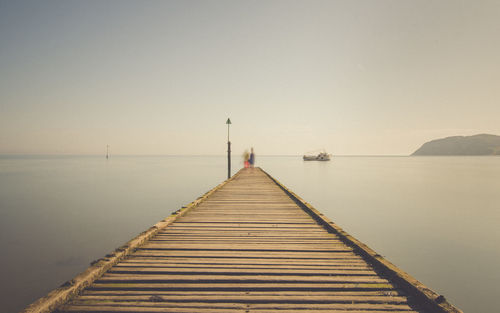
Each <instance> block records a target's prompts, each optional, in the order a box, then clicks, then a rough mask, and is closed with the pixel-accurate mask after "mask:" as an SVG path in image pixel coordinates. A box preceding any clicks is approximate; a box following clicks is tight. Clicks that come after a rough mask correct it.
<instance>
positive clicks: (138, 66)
mask: <svg viewBox="0 0 500 313" xmlns="http://www.w3.org/2000/svg"><path fill="white" fill-rule="evenodd" d="M228 117H230V118H231V120H232V122H233V124H232V125H231V141H232V142H233V151H234V152H235V153H241V152H242V151H243V149H245V148H247V147H250V146H253V147H255V149H256V152H257V153H258V154H261V155H263V154H278V155H282V154H295V155H300V154H303V153H305V152H307V151H309V150H315V149H319V148H325V149H326V150H327V151H328V152H330V153H333V154H334V155H335V154H337V155H353V154H354V155H378V154H381V155H399V154H402V155H407V154H410V153H412V152H413V151H414V150H416V149H417V148H419V147H420V145H421V144H422V143H424V142H425V141H428V140H431V139H436V138H441V137H446V136H453V135H472V134H478V133H492V134H497V135H500V1H477V0H471V1H457V0H450V1H445V0H440V1H435V0H432V1H424V0H415V1H405V0H393V1H375V0H366V1H353V0H346V1H289V0H286V1H234V0H229V1H124V0H118V1H110V0H107V1H65V0H62V1H38V0H35V1H19V0H16V1H3V0H0V154H2V153H7V154H10V153H15V154H104V153H105V150H106V145H107V144H109V145H110V147H111V151H112V153H114V154H225V151H226V131H227V128H226V125H225V121H226V119H227V118H228Z"/></svg>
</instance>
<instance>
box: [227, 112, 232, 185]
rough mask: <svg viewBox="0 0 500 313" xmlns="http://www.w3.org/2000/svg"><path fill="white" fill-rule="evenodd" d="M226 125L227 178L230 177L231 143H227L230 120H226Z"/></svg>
mask: <svg viewBox="0 0 500 313" xmlns="http://www.w3.org/2000/svg"><path fill="white" fill-rule="evenodd" d="M226 124H227V178H228V179H229V178H230V177H231V141H229V125H231V120H230V119H229V118H228V119H227V121H226Z"/></svg>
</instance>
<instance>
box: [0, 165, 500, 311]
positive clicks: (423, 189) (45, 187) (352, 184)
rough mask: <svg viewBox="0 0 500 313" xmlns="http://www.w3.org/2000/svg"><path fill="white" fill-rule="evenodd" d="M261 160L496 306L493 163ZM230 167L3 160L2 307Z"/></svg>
mask: <svg viewBox="0 0 500 313" xmlns="http://www.w3.org/2000/svg"><path fill="white" fill-rule="evenodd" d="M257 165H258V166H261V167H262V168H263V169H264V170H265V171H267V172H268V173H269V174H271V175H272V176H274V177H275V178H277V179H278V180H280V181H281V182H282V183H283V184H285V185H286V186H287V187H289V188H291V189H292V190H293V191H295V192H296V193H297V194H299V195H300V196H301V197H302V198H304V199H305V200H306V201H308V202H309V203H311V204H313V205H314V206H315V207H316V208H317V209H319V210H320V211H321V212H323V213H324V214H325V215H327V216H328V217H329V218H330V219H332V220H333V221H334V222H336V223H337V224H338V225H339V226H341V227H343V228H344V229H345V230H346V231H348V232H349V233H351V234H352V235H354V236H355V237H357V238H358V239H360V240H361V241H363V242H365V243H366V244H368V245H369V246H370V247H371V248H373V249H375V250H376V251H377V252H378V253H380V254H382V255H384V256H385V257H386V258H387V259H388V260H389V261H391V262H393V263H394V264H396V265H397V266H399V267H401V268H402V269H403V270H405V271H407V272H408V273H410V274H411V275H412V276H414V277H415V278H417V279H418V280H420V281H422V282H423V283H425V284H427V285H428V286H429V287H431V288H432V289H434V290H435V291H437V292H438V293H440V294H443V295H445V296H446V298H448V299H449V300H450V302H452V303H453V304H455V305H456V306H458V307H459V308H461V309H462V310H464V311H465V312H476V313H481V312H483V313H486V312H492V310H493V308H494V307H495V306H496V303H495V296H496V295H497V294H498V291H499V290H498V287H497V282H498V281H499V280H500V273H499V272H498V271H497V269H496V263H497V260H498V259H500V248H498V247H499V246H500V228H499V227H498V225H499V222H500V193H499V192H498V190H500V157H333V159H332V161H330V162H304V161H302V159H301V158H300V157H283V156H280V157H264V156H258V157H257ZM226 166H227V165H226V159H225V157H223V156H184V157H181V156H175V157H174V156H155V157H146V156H143V157H132V156H130V157H125V156H120V157H112V158H110V159H109V160H106V159H105V158H103V157H82V156H70V157H68V156H66V157H57V156H50V157H41V156H38V157H33V156H31V157H27V156H1V157H0V244H1V247H2V249H3V251H2V257H1V258H0V275H1V276H0V277H2V280H1V281H0V303H2V305H1V307H0V311H1V312H14V311H18V310H20V309H22V308H23V307H25V306H26V305H28V304H29V303H31V302H32V301H34V300H36V299H37V298H39V297H41V296H44V295H45V294H46V293H47V292H49V291H50V290H52V289H54V288H55V287H57V286H59V285H60V284H62V283H64V282H65V281H67V280H69V279H71V278H72V277H74V276H75V275H76V274H78V273H79V272H81V271H83V270H84V269H85V268H86V267H87V266H88V265H89V263H90V262H91V261H93V260H95V259H97V258H100V257H102V256H104V255H105V254H106V253H108V252H110V251H112V250H114V249H115V248H116V247H118V246H120V245H122V244H123V243H125V242H126V241H128V240H129V239H131V238H132V237H134V236H136V235H137V234H138V233H140V232H141V231H143V230H145V229H146V228H148V227H150V226H151V225H152V224H154V223H156V222H157V221H159V220H161V219H163V218H165V217H166V216H168V215H169V214H170V213H171V212H173V211H175V210H177V209H179V208H180V207H181V206H182V205H185V204H187V203H189V202H191V201H193V200H195V199H196V198H197V197H199V196H200V195H202V194H203V193H205V192H206V191H208V190H209V189H211V188H213V187H214V186H216V185H217V184H219V183H220V182H221V181H223V180H224V179H225V177H226V174H227V173H226V170H227V168H226ZM233 166H234V168H237V167H241V160H240V159H239V158H234V159H233Z"/></svg>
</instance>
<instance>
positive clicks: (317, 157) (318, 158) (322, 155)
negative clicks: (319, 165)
mask: <svg viewBox="0 0 500 313" xmlns="http://www.w3.org/2000/svg"><path fill="white" fill-rule="evenodd" d="M330 156H331V155H330V154H328V153H326V152H325V151H321V152H320V153H318V154H317V155H305V154H304V156H303V157H302V158H303V159H304V161H330Z"/></svg>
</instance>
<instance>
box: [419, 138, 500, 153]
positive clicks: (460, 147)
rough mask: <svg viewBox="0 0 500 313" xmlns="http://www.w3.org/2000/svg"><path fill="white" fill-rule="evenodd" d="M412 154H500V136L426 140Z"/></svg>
mask: <svg viewBox="0 0 500 313" xmlns="http://www.w3.org/2000/svg"><path fill="white" fill-rule="evenodd" d="M412 155H500V136H496V135H488V134H480V135H474V136H453V137H446V138H442V139H436V140H432V141H429V142H426V143H424V144H423V145H422V147H420V148H419V149H418V150H417V151H415V152H413V154H412Z"/></svg>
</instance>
